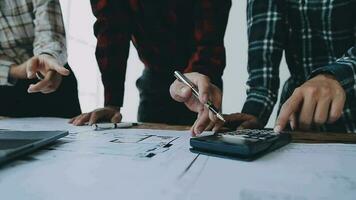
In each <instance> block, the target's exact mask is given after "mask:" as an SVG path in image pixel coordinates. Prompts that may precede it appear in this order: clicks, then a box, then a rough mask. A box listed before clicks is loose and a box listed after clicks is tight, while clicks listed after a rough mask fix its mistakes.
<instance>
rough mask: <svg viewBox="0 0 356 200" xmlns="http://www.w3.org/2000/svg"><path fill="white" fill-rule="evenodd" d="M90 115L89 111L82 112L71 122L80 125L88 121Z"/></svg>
mask: <svg viewBox="0 0 356 200" xmlns="http://www.w3.org/2000/svg"><path fill="white" fill-rule="evenodd" d="M90 116H91V113H84V114H82V115H80V116H78V117H77V118H76V120H75V121H74V122H73V124H74V125H75V126H82V125H84V124H85V123H86V122H88V121H89V119H90Z"/></svg>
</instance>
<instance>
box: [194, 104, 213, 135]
mask: <svg viewBox="0 0 356 200" xmlns="http://www.w3.org/2000/svg"><path fill="white" fill-rule="evenodd" d="M209 123H210V119H209V110H208V109H207V108H205V107H204V110H203V111H202V112H201V113H199V115H198V119H197V123H196V125H195V128H194V133H195V134H196V135H199V134H201V133H202V132H203V131H204V130H205V128H206V127H207V126H208V125H209Z"/></svg>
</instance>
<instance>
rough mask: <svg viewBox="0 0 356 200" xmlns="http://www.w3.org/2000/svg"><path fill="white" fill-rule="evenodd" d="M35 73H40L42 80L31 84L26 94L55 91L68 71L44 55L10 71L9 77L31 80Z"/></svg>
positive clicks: (50, 57)
mask: <svg viewBox="0 0 356 200" xmlns="http://www.w3.org/2000/svg"><path fill="white" fill-rule="evenodd" d="M36 73H41V74H42V76H43V77H44V78H43V80H41V81H39V82H38V83H36V84H31V85H30V86H29V88H28V92H29V93H35V92H41V93H44V94H47V93H51V92H54V91H56V90H57V89H58V87H59V86H60V84H61V82H62V76H68V75H69V74H70V71H69V70H68V69H66V68H64V67H63V66H60V65H59V64H58V62H57V60H56V59H55V58H53V57H52V56H50V55H46V54H43V55H39V56H34V57H32V58H31V59H29V60H28V61H26V62H25V63H23V64H21V65H18V66H12V67H11V69H10V76H11V77H13V78H17V79H33V78H36Z"/></svg>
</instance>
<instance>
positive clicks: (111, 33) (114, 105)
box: [69, 0, 131, 126]
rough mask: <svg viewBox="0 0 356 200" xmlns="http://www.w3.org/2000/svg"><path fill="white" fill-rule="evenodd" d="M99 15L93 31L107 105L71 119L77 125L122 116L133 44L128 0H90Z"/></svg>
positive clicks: (116, 118)
mask: <svg viewBox="0 0 356 200" xmlns="http://www.w3.org/2000/svg"><path fill="white" fill-rule="evenodd" d="M90 2H91V6H92V10H93V14H94V15H95V17H96V19H97V20H96V22H95V25H94V34H95V36H96V38H97V46H96V52H95V54H96V59H97V61H98V65H99V69H100V72H101V77H102V81H103V85H104V93H105V108H100V109H96V110H94V111H92V112H90V113H83V114H82V115H79V116H77V117H74V118H73V119H71V120H70V121H69V123H72V124H74V125H78V126H79V125H84V124H85V122H89V124H93V123H96V122H97V121H99V120H110V121H111V122H114V123H117V122H120V121H121V119H122V116H121V113H120V108H121V106H122V104H123V98H124V89H125V87H124V86H125V76H126V66H127V58H128V54H129V47H130V36H131V28H130V25H131V24H130V11H129V10H130V8H129V5H128V2H126V1H118V0H91V1H90Z"/></svg>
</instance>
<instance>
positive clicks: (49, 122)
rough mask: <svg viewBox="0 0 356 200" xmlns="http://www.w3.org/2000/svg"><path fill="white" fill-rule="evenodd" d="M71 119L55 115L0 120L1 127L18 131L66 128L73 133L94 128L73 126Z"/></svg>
mask: <svg viewBox="0 0 356 200" xmlns="http://www.w3.org/2000/svg"><path fill="white" fill-rule="evenodd" d="M68 121H69V119H64V118H53V117H35V118H11V119H2V120H0V129H6V130H18V131H57V130H65V131H69V132H72V133H77V132H84V131H89V130H92V127H90V126H73V125H72V124H69V123H68Z"/></svg>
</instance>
